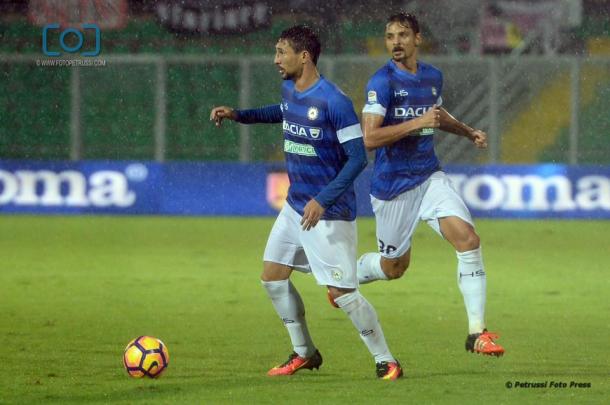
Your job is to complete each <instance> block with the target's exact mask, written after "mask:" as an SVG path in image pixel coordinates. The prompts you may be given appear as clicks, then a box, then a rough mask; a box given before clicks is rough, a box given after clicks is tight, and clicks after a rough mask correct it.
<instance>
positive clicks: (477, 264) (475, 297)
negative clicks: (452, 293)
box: [456, 247, 487, 334]
mask: <svg viewBox="0 0 610 405" xmlns="http://www.w3.org/2000/svg"><path fill="white" fill-rule="evenodd" d="M456 253H457V258H458V268H457V270H458V271H457V273H458V274H457V277H458V286H459V287H460V291H461V292H462V296H464V304H465V305H466V313H467V314H468V333H470V334H472V333H479V332H481V331H483V329H485V288H486V285H487V279H486V276H485V269H484V267H483V258H482V255H481V248H480V247H479V248H477V249H475V250H470V251H468V252H461V253H460V252H456Z"/></svg>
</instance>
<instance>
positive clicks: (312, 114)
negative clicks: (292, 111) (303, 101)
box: [307, 107, 318, 121]
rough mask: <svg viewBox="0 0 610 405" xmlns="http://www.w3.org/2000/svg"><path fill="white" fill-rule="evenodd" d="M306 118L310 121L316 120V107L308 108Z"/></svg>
mask: <svg viewBox="0 0 610 405" xmlns="http://www.w3.org/2000/svg"><path fill="white" fill-rule="evenodd" d="M307 118H309V119H310V120H311V121H313V120H315V119H316V118H318V109H317V108H316V107H309V110H307Z"/></svg>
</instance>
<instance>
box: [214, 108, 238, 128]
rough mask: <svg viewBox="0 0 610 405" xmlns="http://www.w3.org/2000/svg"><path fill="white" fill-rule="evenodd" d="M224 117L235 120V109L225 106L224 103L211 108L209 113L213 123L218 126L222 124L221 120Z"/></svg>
mask: <svg viewBox="0 0 610 405" xmlns="http://www.w3.org/2000/svg"><path fill="white" fill-rule="evenodd" d="M225 118H226V119H229V120H233V121H235V119H236V118H237V114H236V113H235V110H233V109H232V108H231V107H226V106H224V105H223V106H220V107H215V108H214V109H212V112H211V113H210V121H214V124H216V126H217V127H219V128H220V126H221V125H222V120H223V119H225Z"/></svg>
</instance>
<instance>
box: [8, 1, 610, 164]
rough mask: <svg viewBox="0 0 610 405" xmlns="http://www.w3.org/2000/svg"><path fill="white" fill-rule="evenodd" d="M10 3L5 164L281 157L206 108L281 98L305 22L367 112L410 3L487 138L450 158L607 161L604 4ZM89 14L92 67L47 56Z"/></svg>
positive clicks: (609, 78) (261, 132)
mask: <svg viewBox="0 0 610 405" xmlns="http://www.w3.org/2000/svg"><path fill="white" fill-rule="evenodd" d="M1 4H2V5H0V12H1V18H0V24H1V25H0V38H1V42H0V105H1V106H2V107H1V108H2V110H1V114H2V119H1V120H0V158H11V159H52V160H67V159H70V160H81V159H111V160H121V159H140V160H156V161H160V162H161V161H171V160H206V161H209V160H212V161H227V160H228V161H233V160H238V161H242V162H252V161H280V160H281V159H282V149H281V145H282V142H281V133H280V132H281V130H280V129H279V127H277V126H237V125H230V124H229V125H226V126H225V128H224V129H223V130H222V131H217V130H216V129H215V128H213V126H212V125H210V123H209V122H208V115H209V111H210V109H211V108H212V107H213V106H217V105H220V104H226V105H231V106H235V107H241V108H247V107H255V106H260V105H265V104H272V103H277V102H278V97H279V88H280V84H281V83H280V79H279V75H278V74H277V71H276V69H275V67H274V66H273V63H272V57H273V46H274V44H275V39H276V38H277V37H278V35H279V33H280V32H281V30H282V29H284V28H286V27H288V26H289V25H291V24H293V23H295V22H309V23H311V24H312V25H314V26H316V27H319V29H320V31H321V35H322V38H323V40H324V50H323V54H322V57H321V60H320V70H321V72H322V73H323V74H324V75H326V76H327V77H328V78H330V79H331V80H333V81H335V82H337V83H338V84H339V85H340V86H341V87H342V88H343V90H344V91H345V92H346V93H347V94H348V95H349V96H350V97H351V98H352V100H353V101H354V105H355V108H356V111H358V112H359V111H360V110H361V108H362V106H363V103H364V86H365V85H366V82H367V80H368V78H369V77H370V75H371V74H372V73H373V72H374V71H375V70H376V69H378V68H379V67H380V66H381V65H382V64H383V63H384V62H385V60H386V59H387V57H386V56H385V50H384V47H383V28H384V21H385V18H386V17H387V15H388V14H389V13H390V12H392V11H394V10H397V9H405V10H411V11H414V12H416V13H417V14H418V15H419V18H420V21H421V25H422V31H423V35H424V38H425V44H424V46H423V47H422V49H421V53H420V55H421V59H422V60H425V61H427V62H430V63H433V64H435V65H437V66H438V67H440V68H441V69H442V70H443V72H444V77H445V88H444V90H443V99H444V102H445V107H446V108H447V109H448V110H449V111H450V112H452V113H453V114H454V115H455V116H456V117H458V118H460V119H461V120H463V121H465V122H467V123H469V124H471V125H472V126H475V127H479V128H482V129H484V130H486V131H487V132H488V133H489V135H490V148H489V149H488V150H487V151H484V152H479V151H477V150H475V149H474V148H472V147H471V145H470V144H469V143H468V142H467V141H465V140H464V139H461V138H459V137H455V136H446V134H443V133H441V134H440V136H437V137H436V142H437V151H438V153H439V156H440V158H441V159H442V160H443V161H444V162H446V163H474V164H479V163H481V164H483V163H535V162H559V163H569V164H607V163H609V162H610V142H608V141H609V140H610V113H609V110H608V107H607V104H606V100H608V99H609V98H610V37H609V34H608V32H609V31H608V30H609V26H610V22H609V19H610V17H609V14H608V13H609V12H610V11H609V10H610V3H609V2H608V1H593V0H556V1H517V0H513V1H460V2H454V1H441V0H430V1H406V2H398V1H367V2H361V4H360V2H347V1H336V2H330V4H328V3H327V2H323V1H287V2H279V1H245V2H236V1H188V0H182V1H170V0H163V1H126V0H105V1H96V0H89V1H80V0H79V1H70V0H67V1H53V0H47V1H43V0H31V1H29V2H27V1H13V2H11V1H5V2H3V3H1ZM87 21H89V22H91V21H93V22H95V23H96V24H97V26H98V27H99V30H100V32H101V39H100V41H99V42H101V44H100V45H101V46H100V48H101V49H100V52H99V55H97V56H96V57H95V58H93V59H95V60H96V61H98V65H94V66H52V65H48V63H49V60H51V61H52V60H53V59H54V58H51V57H49V56H46V55H44V54H43V51H42V50H41V42H42V35H41V32H42V27H44V26H45V25H46V24H49V23H53V22H57V23H59V24H60V26H61V27H62V28H64V27H69V26H77V27H78V26H79V24H81V23H85V22H87ZM49 32H50V33H52V31H49ZM58 32H59V30H58ZM49 35H50V34H49ZM56 36H57V35H56ZM55 39H56V38H55ZM70 39H72V40H73V42H74V41H75V39H74V38H70V35H68V36H67V38H66V42H69V40H70ZM89 39H91V38H88V37H87V36H86V35H85V45H84V46H83V48H86V47H87V45H88V44H87V41H88V40H89ZM52 40H53V39H52V38H51V39H47V41H52ZM77 45H78V44H77ZM48 47H50V48H52V47H53V44H48ZM55 47H57V44H55ZM79 56H80V55H79V54H78V53H76V54H67V53H65V52H64V54H63V56H61V58H64V59H68V57H69V58H74V57H79ZM57 58H58V57H56V58H55V59H57ZM81 59H83V60H84V59H87V58H85V57H82V58H81ZM45 63H47V64H46V65H45Z"/></svg>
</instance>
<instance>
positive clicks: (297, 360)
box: [267, 350, 322, 376]
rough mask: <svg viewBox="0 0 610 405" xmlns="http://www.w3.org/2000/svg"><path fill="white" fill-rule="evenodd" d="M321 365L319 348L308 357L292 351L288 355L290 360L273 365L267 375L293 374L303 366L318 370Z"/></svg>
mask: <svg viewBox="0 0 610 405" xmlns="http://www.w3.org/2000/svg"><path fill="white" fill-rule="evenodd" d="M321 365H322V355H321V354H320V352H319V351H317V350H316V352H315V353H314V354H313V356H311V357H307V358H304V357H301V356H299V355H298V354H296V353H295V352H292V354H291V355H290V356H288V360H286V362H284V363H282V364H280V365H279V366H275V367H273V368H272V369H271V370H269V371H268V372H267V375H268V376H276V375H293V374H294V373H296V372H297V371H299V370H300V369H302V368H306V369H309V370H313V369H314V368H315V369H316V370H317V369H319V368H320V366H321Z"/></svg>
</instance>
